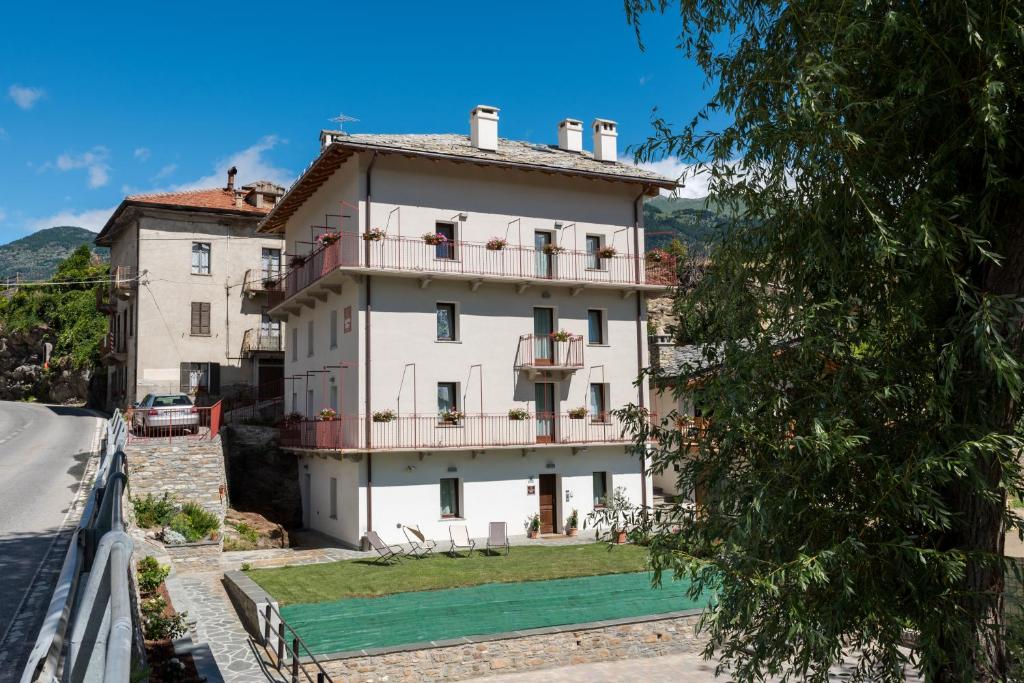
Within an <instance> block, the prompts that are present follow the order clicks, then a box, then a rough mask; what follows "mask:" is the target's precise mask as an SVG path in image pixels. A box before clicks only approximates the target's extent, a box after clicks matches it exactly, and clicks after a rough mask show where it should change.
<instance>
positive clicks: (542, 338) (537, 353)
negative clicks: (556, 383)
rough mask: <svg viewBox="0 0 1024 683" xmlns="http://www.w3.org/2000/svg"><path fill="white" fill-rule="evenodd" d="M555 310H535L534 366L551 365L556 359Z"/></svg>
mask: <svg viewBox="0 0 1024 683" xmlns="http://www.w3.org/2000/svg"><path fill="white" fill-rule="evenodd" d="M554 331H555V310H554V309H553V308H535V309H533V364H534V365H551V363H552V360H553V359H554V357H555V353H554V351H555V349H554V340H553V339H552V338H551V334H552V333H553V332H554Z"/></svg>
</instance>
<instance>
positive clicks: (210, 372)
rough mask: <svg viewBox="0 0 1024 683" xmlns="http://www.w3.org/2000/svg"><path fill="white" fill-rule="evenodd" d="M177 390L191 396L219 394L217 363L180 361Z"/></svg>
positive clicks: (218, 367)
mask: <svg viewBox="0 0 1024 683" xmlns="http://www.w3.org/2000/svg"><path fill="white" fill-rule="evenodd" d="M180 368H181V378H180V383H179V391H181V393H183V394H190V395H192V396H202V395H211V396H216V395H219V394H220V364H219V363H182V364H181V366H180Z"/></svg>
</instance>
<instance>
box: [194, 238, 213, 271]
mask: <svg viewBox="0 0 1024 683" xmlns="http://www.w3.org/2000/svg"><path fill="white" fill-rule="evenodd" d="M192 274H193V275H209V274H210V243H209V242H193V243H192Z"/></svg>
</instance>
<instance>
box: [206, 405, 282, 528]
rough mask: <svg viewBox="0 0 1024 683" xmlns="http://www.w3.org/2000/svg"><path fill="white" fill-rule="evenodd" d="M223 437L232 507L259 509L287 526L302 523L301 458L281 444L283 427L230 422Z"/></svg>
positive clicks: (223, 432)
mask: <svg viewBox="0 0 1024 683" xmlns="http://www.w3.org/2000/svg"><path fill="white" fill-rule="evenodd" d="M221 437H222V438H223V439H224V462H225V469H226V471H227V484H228V498H229V500H230V502H231V507H232V509H234V510H240V511H243V512H256V513H259V514H260V515H262V516H263V517H265V518H267V519H268V520H270V521H271V522H275V523H277V524H280V525H281V526H283V527H285V528H286V529H297V528H299V527H301V526H302V496H301V492H300V491H299V469H298V468H299V465H298V459H297V458H296V457H295V454H294V453H288V452H287V451H283V450H281V449H280V448H279V446H278V440H279V438H280V430H277V429H274V428H272V427H252V426H245V425H228V426H225V427H224V428H223V429H222V430H221Z"/></svg>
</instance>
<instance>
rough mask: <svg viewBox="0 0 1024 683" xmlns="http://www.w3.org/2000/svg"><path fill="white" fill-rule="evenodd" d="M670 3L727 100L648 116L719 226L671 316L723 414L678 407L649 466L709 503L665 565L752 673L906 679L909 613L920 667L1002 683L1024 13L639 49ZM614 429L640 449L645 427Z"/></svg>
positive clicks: (790, 14) (820, 8) (1017, 443)
mask: <svg viewBox="0 0 1024 683" xmlns="http://www.w3.org/2000/svg"><path fill="white" fill-rule="evenodd" d="M670 5H671V11H672V12H673V13H675V12H678V15H679V23H680V27H681V28H680V34H681V35H680V39H679V45H680V47H681V48H682V50H683V51H684V52H685V53H686V54H687V55H688V56H689V57H692V58H693V59H695V60H696V62H697V64H698V65H699V66H700V67H701V68H702V69H703V70H704V71H705V75H706V76H707V78H708V81H709V82H710V83H713V84H714V86H713V88H714V90H713V91H712V94H711V99H710V102H709V103H708V105H707V107H706V108H705V109H704V110H703V111H702V112H701V113H700V115H698V116H697V117H694V119H693V120H692V122H691V123H690V124H689V125H685V126H684V127H682V128H681V129H679V128H674V127H673V126H671V125H670V124H669V123H668V122H667V121H666V120H663V119H656V120H655V121H654V122H653V124H654V128H655V134H654V136H653V137H652V138H651V139H650V140H649V141H648V142H647V143H646V144H644V145H643V146H642V147H641V148H640V149H639V150H638V157H639V159H640V160H650V159H653V158H657V157H659V156H662V155H674V156H680V157H682V158H684V159H687V160H692V161H694V162H696V170H697V171H707V172H709V173H710V180H709V182H710V186H709V189H710V192H711V193H712V195H714V196H715V197H716V198H717V199H718V200H719V202H721V204H722V205H723V206H725V207H728V209H729V210H726V211H724V215H726V216H728V217H729V218H728V219H727V221H726V223H725V225H724V226H723V230H722V240H721V242H720V243H719V245H718V246H716V248H715V251H714V263H713V265H712V267H710V268H709V269H708V270H707V272H706V273H705V275H704V277H703V279H701V281H700V282H699V284H698V286H697V288H696V290H694V291H693V292H692V293H690V294H688V295H686V296H682V297H680V299H679V301H678V306H679V309H680V313H681V319H682V320H683V321H684V325H685V329H686V331H687V334H690V335H693V336H694V338H695V339H696V340H697V341H700V342H704V343H705V352H706V355H707V356H708V358H709V359H711V361H709V362H708V363H705V364H703V365H702V367H694V368H691V370H692V371H694V372H696V371H698V370H705V369H707V367H708V366H713V367H714V369H715V370H716V371H715V372H714V373H713V374H710V375H705V376H704V378H703V382H702V383H701V384H700V385H699V386H698V387H697V388H696V389H695V390H693V392H694V393H695V394H696V395H695V397H694V398H695V400H696V402H697V403H698V404H699V405H700V406H701V408H702V412H703V415H705V416H708V415H712V416H713V419H712V421H711V425H710V427H709V429H708V430H707V431H706V432H701V433H700V434H699V435H698V436H697V441H698V447H697V448H696V449H690V448H689V446H688V444H686V443H684V442H683V436H684V435H683V434H681V433H680V431H679V430H678V429H676V428H675V425H674V419H673V418H674V417H675V416H669V417H668V419H667V420H666V421H665V422H664V423H663V425H662V426H661V428H659V429H658V430H656V431H657V434H656V436H657V437H658V440H657V441H656V442H655V443H656V444H657V445H656V447H655V451H654V453H653V454H652V457H653V467H654V469H655V470H663V469H666V468H670V467H672V466H673V465H676V464H678V465H679V466H680V473H679V478H680V483H681V485H682V487H683V489H684V490H686V489H690V490H701V491H702V493H703V500H704V506H703V509H702V514H699V515H696V516H695V517H694V518H693V520H692V522H691V523H689V524H687V525H684V526H683V527H682V530H681V532H679V533H672V532H664V533H661V534H658V535H657V536H656V537H655V538H653V539H652V545H651V548H652V561H653V562H654V564H655V566H656V567H657V568H658V569H660V570H662V571H669V572H674V573H677V574H686V575H689V576H691V577H692V578H693V579H694V584H693V585H694V587H695V588H698V589H699V588H700V587H701V586H702V585H711V584H712V583H714V582H718V583H719V584H720V588H719V591H718V593H717V602H716V605H715V607H714V608H713V609H712V610H710V611H709V612H708V613H707V614H706V615H705V617H704V620H703V627H704V628H705V629H706V630H707V631H708V633H709V634H710V642H709V649H710V650H713V651H715V652H716V653H717V654H718V655H719V657H720V658H721V661H723V662H724V664H725V665H727V666H729V667H731V668H732V674H733V675H734V676H735V678H736V679H738V680H744V681H745V680H755V679H758V678H760V677H761V676H762V675H772V674H777V673H788V674H789V675H791V676H793V677H795V678H797V679H800V680H825V679H826V675H827V674H826V670H827V668H828V666H829V665H831V664H833V663H834V662H835V661H836V660H837V659H838V658H839V657H840V656H841V655H842V654H843V652H849V651H851V650H855V651H858V652H859V653H860V655H861V657H860V659H859V660H858V662H857V665H858V670H857V672H856V673H857V676H859V677H865V676H867V673H868V670H869V669H874V676H875V677H876V678H884V679H888V680H892V679H896V678H899V677H901V673H900V672H901V669H902V666H903V665H904V663H905V659H906V658H905V655H904V654H903V653H902V652H901V651H900V650H899V648H898V646H899V644H900V641H901V632H902V629H903V627H904V626H906V625H908V624H909V625H912V626H913V627H914V628H915V629H917V630H918V631H919V632H920V638H919V643H920V649H918V650H917V651H916V652H915V653H914V654H913V657H914V658H915V663H916V664H918V665H919V666H920V667H921V668H922V669H923V671H924V673H925V675H926V676H927V677H928V678H929V679H931V680H943V681H967V680H984V681H989V680H1002V679H1004V678H1005V676H1006V665H1007V657H1006V652H1005V647H1004V645H1003V644H1002V643H1001V639H1000V638H999V637H998V635H999V634H998V632H997V630H996V629H998V627H999V625H1000V620H1001V615H1000V613H999V610H998V604H999V602H998V599H997V598H998V594H999V592H1000V591H1001V590H1002V573H1003V571H1002V564H1001V563H1002V557H1001V556H1000V555H999V552H998V549H999V548H1000V539H1001V537H1002V534H1003V531H1004V529H1005V528H1006V527H1007V526H1008V525H1019V523H1020V522H1019V519H1018V518H1017V515H1016V513H1015V512H1014V511H1013V509H1012V508H1011V507H1010V506H1008V505H1006V500H1007V498H1008V497H1009V496H1014V495H1016V496H1020V495H1021V493H1022V488H1024V486H1022V479H1021V471H1020V463H1019V460H1018V453H1019V449H1020V448H1021V446H1022V441H1021V439H1020V438H1019V437H1018V436H1017V435H1015V433H1014V424H1015V422H1016V421H1017V420H1018V419H1019V417H1020V404H1019V401H1020V397H1021V392H1022V387H1024V371H1022V363H1021V358H1022V355H1024V354H1022V349H1021V344H1022V339H1021V330H1022V312H1024V225H1022V218H1021V217H1022V216H1024V185H1022V184H1021V182H1020V179H1021V178H1022V177H1024V152H1022V150H1024V49H1022V43H1021V40H1020V36H1021V35H1024V17H1022V11H1024V10H1022V5H1021V4H1020V3H1019V2H1011V1H1010V0H1001V1H995V2H981V1H977V0H967V2H952V1H950V0H938V1H931V0H930V1H928V2H924V0H914V1H912V2H904V3H889V2H883V3H821V2H807V1H797V2H787V3H775V2H757V1H756V0H737V1H736V2H732V3H724V2H719V1H710V2H695V1H694V0H681V2H680V3H678V5H676V3H673V2H668V0H627V2H626V9H627V13H628V15H629V18H630V20H631V21H633V22H634V24H635V25H637V27H638V28H637V30H638V35H639V20H640V19H641V17H642V16H643V15H644V14H645V13H647V12H659V11H660V12H665V11H668V10H669V7H670ZM723 114H724V116H723ZM712 116H713V117H714V118H712ZM723 119H725V121H726V123H725V124H724V125H723V126H722V127H721V128H720V129H714V130H712V129H710V128H709V123H708V122H709V121H711V120H716V121H720V120H723ZM677 390H678V391H679V393H689V392H690V391H691V388H689V387H688V386H687V378H686V377H680V378H678V382H677ZM624 415H625V416H627V417H632V419H633V429H634V431H635V432H636V433H637V435H638V446H640V443H641V441H640V440H642V439H644V438H646V436H647V433H646V432H647V427H646V426H645V419H646V418H645V416H644V415H643V414H641V413H640V412H639V411H635V410H633V411H629V410H627V411H626V412H625V413H624ZM679 513H680V515H681V514H682V509H681V508H680V509H679ZM695 549H699V552H698V551H696V550H695Z"/></svg>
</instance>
